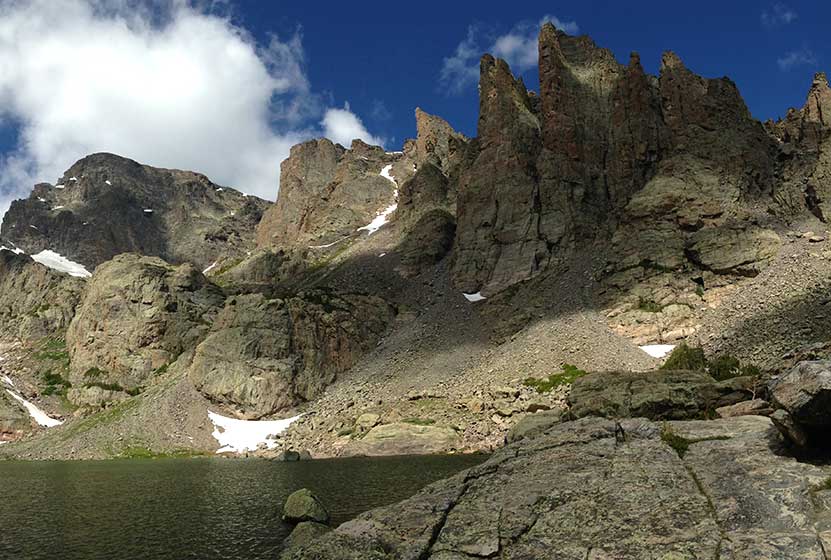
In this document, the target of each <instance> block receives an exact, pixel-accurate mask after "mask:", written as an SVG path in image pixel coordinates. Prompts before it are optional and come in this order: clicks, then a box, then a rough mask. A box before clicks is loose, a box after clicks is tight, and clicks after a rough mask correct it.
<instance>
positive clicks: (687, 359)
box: [661, 343, 761, 381]
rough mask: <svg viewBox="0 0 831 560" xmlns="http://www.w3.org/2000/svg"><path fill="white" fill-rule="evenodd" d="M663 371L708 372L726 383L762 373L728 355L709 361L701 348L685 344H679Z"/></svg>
mask: <svg viewBox="0 0 831 560" xmlns="http://www.w3.org/2000/svg"><path fill="white" fill-rule="evenodd" d="M661 369H669V370H679V369H688V370H693V371H706V372H707V373H709V374H710V375H711V376H712V377H713V379H715V380H717V381H724V380H726V379H732V378H733V377H740V376H741V377H744V376H748V377H758V376H759V375H760V374H761V371H760V370H759V368H758V367H756V366H754V365H752V364H742V363H741V362H740V361H739V359H738V358H736V357H735V356H729V355H726V354H723V355H720V356H716V357H715V358H713V359H712V360H708V359H707V358H706V357H705V356H704V350H702V349H701V348H691V347H689V346H687V345H686V344H684V343H681V344H679V345H678V346H677V347H676V348H675V350H673V351H672V354H670V355H669V358H667V361H666V362H664V365H662V366H661Z"/></svg>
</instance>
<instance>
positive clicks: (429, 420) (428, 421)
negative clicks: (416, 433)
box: [402, 418, 436, 426]
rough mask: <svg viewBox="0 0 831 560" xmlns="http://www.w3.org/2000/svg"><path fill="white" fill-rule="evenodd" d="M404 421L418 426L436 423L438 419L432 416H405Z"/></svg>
mask: <svg viewBox="0 0 831 560" xmlns="http://www.w3.org/2000/svg"><path fill="white" fill-rule="evenodd" d="M402 422H405V423H407V424H415V425H416V426H432V425H433V424H435V423H436V421H435V420H433V419H432V418H405V419H403V420H402Z"/></svg>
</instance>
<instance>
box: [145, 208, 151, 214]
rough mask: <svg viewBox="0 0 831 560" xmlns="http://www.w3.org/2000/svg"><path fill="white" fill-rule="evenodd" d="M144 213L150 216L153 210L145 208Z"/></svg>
mask: <svg viewBox="0 0 831 560" xmlns="http://www.w3.org/2000/svg"><path fill="white" fill-rule="evenodd" d="M144 213H145V214H152V213H153V209H152V208H145V209H144Z"/></svg>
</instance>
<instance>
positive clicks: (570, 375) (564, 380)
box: [522, 364, 586, 393]
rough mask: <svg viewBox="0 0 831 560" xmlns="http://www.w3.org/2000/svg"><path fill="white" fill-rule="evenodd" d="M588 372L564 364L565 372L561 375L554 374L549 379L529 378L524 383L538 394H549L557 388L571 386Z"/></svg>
mask: <svg viewBox="0 0 831 560" xmlns="http://www.w3.org/2000/svg"><path fill="white" fill-rule="evenodd" d="M584 375H586V372H585V371H583V370H582V369H578V368H577V366H574V365H571V364H563V371H562V372H560V373H552V374H551V375H549V376H548V377H544V378H542V379H537V378H536V377H529V378H528V379H526V380H525V381H523V382H522V383H523V385H525V386H526V387H532V388H534V389H536V390H537V393H548V392H550V391H551V390H552V389H554V388H555V387H559V386H560V385H571V384H572V383H574V380H575V379H577V378H578V377H583V376H584Z"/></svg>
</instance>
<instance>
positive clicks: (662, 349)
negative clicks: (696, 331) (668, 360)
mask: <svg viewBox="0 0 831 560" xmlns="http://www.w3.org/2000/svg"><path fill="white" fill-rule="evenodd" d="M638 348H640V349H641V350H643V351H644V352H646V353H647V354H649V355H650V356H652V357H653V358H664V357H666V356H667V355H668V354H669V353H670V352H672V350H673V348H675V345H674V344H647V345H646V346H638Z"/></svg>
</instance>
